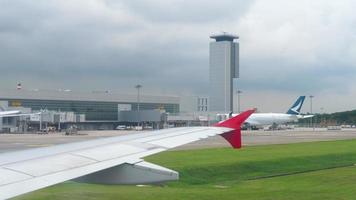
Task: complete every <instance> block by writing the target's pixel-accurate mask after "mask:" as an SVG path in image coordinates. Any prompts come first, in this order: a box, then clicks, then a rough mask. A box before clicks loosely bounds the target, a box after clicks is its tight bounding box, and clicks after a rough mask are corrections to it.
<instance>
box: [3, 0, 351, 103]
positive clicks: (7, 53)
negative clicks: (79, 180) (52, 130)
mask: <svg viewBox="0 0 356 200" xmlns="http://www.w3.org/2000/svg"><path fill="white" fill-rule="evenodd" d="M355 6H356V3H354V2H352V1H351V0H350V1H349V0H345V1H342V2H335V1H331V0H330V1H329V0H327V1H326V0H318V1H313V2H310V1H307V0H302V1H298V2H294V1H282V0H272V1H262V0H256V1H248V2H246V1H242V0H241V1H233V0H226V1H219V2H217V1H210V0H209V1H203V0H199V1H183V0H172V1H163V0H154V1H152V0H150V1H148V0H140V1H136V0H132V1H116V0H115V1H114V0H74V1H59V0H36V1H35V0H0V7H1V9H2V11H1V12H0V61H1V62H0V72H1V73H0V80H1V84H0V89H8V88H13V87H15V84H16V82H17V81H21V82H23V83H24V87H28V88H43V89H53V88H55V89H57V88H71V89H77V90H93V89H109V90H126V89H127V90H130V89H128V88H131V87H132V85H134V84H136V83H138V82H140V83H142V84H144V85H145V86H146V87H145V88H146V90H147V91H157V92H163V93H171V94H177V93H198V94H206V93H207V91H208V87H207V85H208V45H209V41H210V40H209V35H210V34H211V33H215V32H219V31H223V30H224V31H230V32H234V33H237V34H238V35H240V37H241V39H240V43H241V79H240V80H238V85H239V87H241V88H243V89H244V90H249V91H251V93H253V92H258V91H264V90H269V91H273V92H272V93H274V94H282V93H284V94H286V93H288V94H290V93H293V95H294V94H300V93H314V94H315V93H320V94H324V93H327V92H328V91H339V93H340V94H339V95H340V96H342V95H345V94H347V95H351V96H352V95H353V94H354V93H356V92H354V88H353V87H352V85H354V84H355V80H354V78H353V77H354V76H355V75H356V66H355V64H354V63H355V61H356V58H355V57H354V55H355V53H356V46H355V45H354V44H355V42H356V28H355V27H356V26H355V23H356V16H355V15H354V8H355ZM268 106H269V107H270V105H268ZM352 106H356V105H349V107H352Z"/></svg>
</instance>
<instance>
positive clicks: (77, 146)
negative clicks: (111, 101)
mask: <svg viewBox="0 0 356 200" xmlns="http://www.w3.org/2000/svg"><path fill="white" fill-rule="evenodd" d="M253 112H254V110H248V111H245V112H243V113H241V114H239V115H237V116H235V117H232V118H230V119H228V120H226V121H223V122H220V123H218V124H215V125H214V126H211V127H181V128H171V129H163V130H158V131H150V132H143V133H137V134H132V135H126V136H117V137H111V138H102V139H96V140H91V141H85V142H77V143H72V144H63V145H57V146H52V147H43V148H38V149H30V150H25V151H18V152H10V153H4V154H0V199H6V198H11V197H15V196H18V195H21V194H24V193H27V192H31V191H34V190H38V189H40V188H44V187H47V186H50V185H54V184H57V183H61V182H63V181H67V180H74V181H79V182H86V183H101V184H147V183H160V182H165V181H171V180H177V179H178V176H179V174H178V172H176V171H173V170H170V169H167V168H164V167H161V166H158V165H155V164H152V163H148V162H145V161H144V160H143V159H142V158H143V157H146V156H148V155H152V154H156V153H159V152H162V151H166V150H168V149H171V148H174V147H177V146H181V145H184V144H187V143H190V142H194V141H198V140H200V139H204V138H207V137H209V136H214V135H221V136H222V137H224V138H225V139H226V140H227V141H228V142H229V143H230V144H231V145H232V146H233V147H234V148H240V147H241V127H240V126H241V124H242V123H243V122H244V121H245V120H246V119H247V118H248V117H249V116H250V115H251V114H252V113H253Z"/></svg>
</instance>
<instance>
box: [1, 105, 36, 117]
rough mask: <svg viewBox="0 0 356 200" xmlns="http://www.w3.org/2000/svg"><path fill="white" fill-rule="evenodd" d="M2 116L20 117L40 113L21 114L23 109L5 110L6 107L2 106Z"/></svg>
mask: <svg viewBox="0 0 356 200" xmlns="http://www.w3.org/2000/svg"><path fill="white" fill-rule="evenodd" d="M0 110H1V111H0V118H3V117H19V116H30V115H39V114H41V113H40V112H39V113H26V114H21V111H19V110H11V111H5V109H4V108H2V107H1V106H0Z"/></svg>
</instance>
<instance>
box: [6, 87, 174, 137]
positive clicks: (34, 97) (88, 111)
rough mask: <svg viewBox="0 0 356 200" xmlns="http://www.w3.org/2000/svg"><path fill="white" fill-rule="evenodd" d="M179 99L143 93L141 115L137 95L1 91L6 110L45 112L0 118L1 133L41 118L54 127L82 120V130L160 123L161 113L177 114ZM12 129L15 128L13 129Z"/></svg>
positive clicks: (67, 91) (37, 121)
mask: <svg viewBox="0 0 356 200" xmlns="http://www.w3.org/2000/svg"><path fill="white" fill-rule="evenodd" d="M179 100H180V99H179V97H174V96H154V95H141V96H140V114H138V112H137V107H138V106H137V95H133V94H119V93H111V92H105V93H97V92H74V91H70V90H61V91H47V90H43V91H42V90H33V91H30V90H23V89H22V90H1V91H0V106H1V107H3V108H4V109H6V110H7V109H9V110H21V111H23V113H30V112H31V111H32V112H38V111H40V110H42V111H44V113H43V114H42V115H41V117H40V116H39V115H34V116H31V117H30V118H29V117H21V119H20V120H18V118H14V117H11V118H0V132H1V131H2V130H5V132H16V130H19V129H18V127H19V121H24V122H28V123H30V125H34V124H35V125H36V124H37V127H38V123H39V122H40V121H41V122H44V123H49V124H50V125H55V126H57V125H58V124H59V122H60V123H64V124H70V123H81V124H82V126H81V128H82V129H97V128H102V127H104V126H105V127H106V129H113V128H115V127H116V125H117V124H118V123H121V122H125V123H133V122H137V121H138V120H140V121H142V122H157V121H158V120H161V118H160V114H162V113H165V112H168V113H173V114H175V113H178V112H179V103H180V102H179ZM24 109H25V110H24ZM138 116H139V117H138ZM22 118H23V119H22ZM25 118H26V119H25ZM27 118H29V119H27ZM58 126H59V125H58ZM42 127H43V126H42ZM61 128H64V127H61ZM12 129H13V130H14V131H11V130H12ZM9 130H10V131H9Z"/></svg>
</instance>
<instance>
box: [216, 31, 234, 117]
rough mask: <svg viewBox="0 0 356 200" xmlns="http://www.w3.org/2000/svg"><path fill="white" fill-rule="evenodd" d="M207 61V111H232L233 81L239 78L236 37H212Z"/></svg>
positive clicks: (228, 35) (227, 35) (226, 35)
mask: <svg viewBox="0 0 356 200" xmlns="http://www.w3.org/2000/svg"><path fill="white" fill-rule="evenodd" d="M210 38H212V39H215V41H214V42H210V60H209V78H210V90H209V91H210V94H209V110H210V111H220V112H230V111H233V79H234V78H238V77H239V43H237V42H234V40H235V39H238V36H235V35H231V34H226V33H223V34H219V35H212V36H210Z"/></svg>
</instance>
